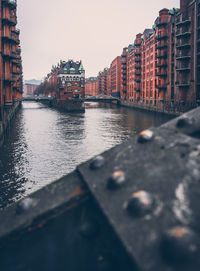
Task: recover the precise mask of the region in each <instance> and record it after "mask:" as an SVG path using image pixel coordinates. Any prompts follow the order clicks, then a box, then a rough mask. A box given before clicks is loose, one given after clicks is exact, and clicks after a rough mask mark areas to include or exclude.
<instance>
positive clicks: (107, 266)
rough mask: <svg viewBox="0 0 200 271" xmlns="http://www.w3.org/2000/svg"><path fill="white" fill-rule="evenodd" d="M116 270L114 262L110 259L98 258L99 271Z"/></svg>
mask: <svg viewBox="0 0 200 271" xmlns="http://www.w3.org/2000/svg"><path fill="white" fill-rule="evenodd" d="M116 268H117V267H116V264H113V262H112V260H111V259H110V258H109V257H106V258H104V257H103V256H99V257H98V263H97V271H112V270H116Z"/></svg>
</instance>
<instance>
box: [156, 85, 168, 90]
mask: <svg viewBox="0 0 200 271" xmlns="http://www.w3.org/2000/svg"><path fill="white" fill-rule="evenodd" d="M156 88H157V89H159V90H166V89H167V87H166V86H161V85H156Z"/></svg>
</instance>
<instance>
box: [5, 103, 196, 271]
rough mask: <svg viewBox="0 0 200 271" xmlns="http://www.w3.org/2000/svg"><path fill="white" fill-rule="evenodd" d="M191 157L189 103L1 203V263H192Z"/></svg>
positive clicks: (60, 266) (179, 268)
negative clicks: (39, 186)
mask: <svg viewBox="0 0 200 271" xmlns="http://www.w3.org/2000/svg"><path fill="white" fill-rule="evenodd" d="M199 165H200V108H197V109H195V110H193V111H190V112H188V113H187V114H184V115H182V116H180V117H178V118H176V119H174V120H172V121H170V122H168V123H166V124H164V125H162V126H161V127H159V128H150V129H148V130H146V131H143V132H142V133H140V134H138V135H136V136H134V137H133V138H130V140H129V141H127V142H125V143H123V144H121V145H118V146H116V147H115V148H112V149H111V150H108V151H106V152H105V153H103V154H101V155H99V156H97V157H95V158H93V159H91V160H90V161H87V162H85V163H83V164H81V165H80V166H78V167H77V168H76V170H75V171H74V172H72V173H71V174H69V175H67V176H64V177H63V178H61V179H60V180H57V181H56V182H54V183H52V184H50V185H48V186H46V187H44V188H42V189H41V190H39V191H37V192H35V193H33V194H32V195H30V196H29V197H27V198H25V199H23V200H21V201H20V202H17V203H16V204H14V205H12V206H10V207H8V208H7V209H5V210H3V211H1V212H0V217H1V223H0V244H1V246H0V255H1V256H0V257H1V269H2V270H6V271H11V270H12V271H13V270H22V271H23V270H24V271H25V270H39V271H40V270H41V271H42V270H48V271H49V270H50V271H51V270H52V271H53V270H70V271H80V270H87V271H94V270H97V271H103V270H105V271H112V270H113V271H114V270H115V271H124V270H126V271H134V270H137V271H155V270H156V271H157V270H158V271H160V270H162V271H169V270H170V271H186V270H187V271H188V270H190V271H197V270H200V224H199V217H200V215H199V206H200V183H199V182H200V166H199ZM27 244H28V248H27Z"/></svg>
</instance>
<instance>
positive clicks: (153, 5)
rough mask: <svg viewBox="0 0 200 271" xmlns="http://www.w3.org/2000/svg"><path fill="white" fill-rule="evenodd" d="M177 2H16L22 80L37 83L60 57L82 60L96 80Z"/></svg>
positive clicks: (137, 0) (166, 0) (80, 0)
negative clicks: (98, 74)
mask: <svg viewBox="0 0 200 271" xmlns="http://www.w3.org/2000/svg"><path fill="white" fill-rule="evenodd" d="M179 5H180V0H153V1H150V0H143V1H142V0H141V1H139V0H76V1H72V0H56V1H55V0H18V28H20V30H21V47H22V58H23V72H24V79H25V80H28V79H32V78H36V79H41V78H43V77H44V76H46V74H47V73H48V72H49V71H50V69H51V66H52V65H53V64H54V65H55V64H56V63H57V62H59V60H60V59H62V60H67V59H68V58H71V59H74V60H80V59H81V60H82V61H83V65H84V67H85V70H86V76H87V77H88V76H96V75H97V73H98V71H100V70H102V69H103V68H104V67H108V66H109V65H110V63H111V61H112V60H113V59H114V58H115V57H116V56H117V55H120V54H121V52H122V48H123V47H125V46H127V45H128V44H129V43H133V41H134V38H135V35H136V34H137V33H139V32H142V31H143V30H144V28H148V27H152V25H153V23H154V20H155V19H156V17H157V16H158V11H159V10H160V9H162V8H164V7H166V8H173V7H179Z"/></svg>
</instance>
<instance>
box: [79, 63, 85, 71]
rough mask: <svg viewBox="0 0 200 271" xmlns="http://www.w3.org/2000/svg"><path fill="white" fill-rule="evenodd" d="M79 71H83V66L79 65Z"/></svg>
mask: <svg viewBox="0 0 200 271" xmlns="http://www.w3.org/2000/svg"><path fill="white" fill-rule="evenodd" d="M79 71H84V67H83V64H82V63H81V65H80V67H79Z"/></svg>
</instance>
